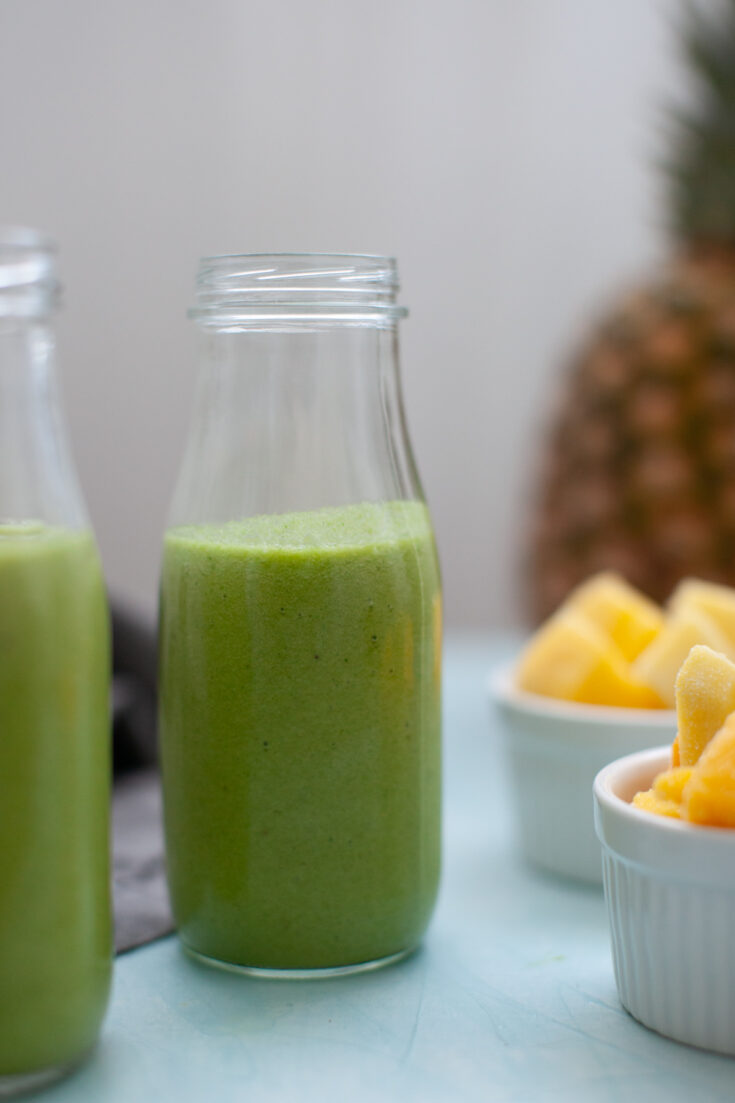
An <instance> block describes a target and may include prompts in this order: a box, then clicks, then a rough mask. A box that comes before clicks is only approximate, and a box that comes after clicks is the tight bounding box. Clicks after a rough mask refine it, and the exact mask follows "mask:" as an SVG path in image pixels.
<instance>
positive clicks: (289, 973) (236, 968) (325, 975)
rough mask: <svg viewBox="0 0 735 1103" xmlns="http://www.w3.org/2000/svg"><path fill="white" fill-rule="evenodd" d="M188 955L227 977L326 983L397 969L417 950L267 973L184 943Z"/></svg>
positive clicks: (414, 947)
mask: <svg viewBox="0 0 735 1103" xmlns="http://www.w3.org/2000/svg"><path fill="white" fill-rule="evenodd" d="M181 945H182V946H183V948H184V950H185V951H186V953H187V954H188V955H189V957H191V958H193V959H194V960H195V961H198V962H200V963H201V964H202V965H207V966H209V967H210V968H213V969H223V970H224V971H225V972H227V973H238V974H240V976H245V977H255V978H256V979H260V980H327V979H329V978H330V977H350V976H354V974H355V973H372V972H374V971H375V970H376V969H384V968H385V967H386V966H388V965H394V964H395V963H396V962H398V961H402V960H403V959H404V958H406V957H408V956H409V954H412V953H414V952H415V950H416V949H417V947H416V946H409V948H408V949H406V950H399V951H398V953H397V954H388V955H387V957H379V958H373V959H372V960H371V961H358V962H357V963H356V964H354V965H332V966H329V967H328V968H325V969H268V968H264V967H263V966H260V965H238V964H236V963H235V962H231V961H220V959H219V958H215V957H210V956H209V955H208V954H203V953H201V952H200V951H199V950H194V949H193V948H192V947H191V946H187V945H186V943H185V942H182V943H181Z"/></svg>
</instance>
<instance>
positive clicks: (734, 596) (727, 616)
mask: <svg viewBox="0 0 735 1103" xmlns="http://www.w3.org/2000/svg"><path fill="white" fill-rule="evenodd" d="M669 608H670V610H671V612H672V613H680V612H688V611H690V610H692V609H694V610H698V611H699V612H700V613H704V614H705V616H708V617H709V618H710V619H711V620H712V621H714V623H715V624H716V625H717V627H718V628H719V630H720V632H721V633H722V634H723V636H724V637H725V638H726V640H727V644H728V646H727V647H725V648H721V650H723V651H724V652H725V654H726V655H727V656H728V657H729V658H731V659H735V590H734V589H732V588H731V587H730V586H718V585H716V584H715V583H714V582H700V581H699V579H696V578H685V579H684V581H683V582H680V583H679V585H678V586H677V587H676V589H675V590H674V592H673V594H672V595H671V598H670V600H669ZM702 642H705V641H702Z"/></svg>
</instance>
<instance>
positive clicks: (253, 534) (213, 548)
mask: <svg viewBox="0 0 735 1103" xmlns="http://www.w3.org/2000/svg"><path fill="white" fill-rule="evenodd" d="M397 286H398V285H397V275H396V267H395V263H394V261H392V260H390V259H386V258H383V257H370V256H339V255H337V256H331V255H329V256H327V255H318V254H316V255H315V254H308V255H290V254H286V255H275V256H226V257H214V258H211V259H205V260H204V261H202V263H201V267H200V270H199V276H198V283H197V303H196V307H195V309H194V310H193V311H192V316H193V317H194V319H195V321H196V322H197V324H198V326H199V327H200V329H201V331H202V334H203V365H202V371H201V376H200V382H199V391H198V396H197V400H196V408H195V414H194V420H193V425H192V429H191V434H190V437H189V442H188V447H187V449H186V453H185V457H184V461H183V466H182V470H181V474H180V477H179V480H178V484H177V487H176V491H175V494H174V499H173V505H172V509H171V515H170V523H169V528H168V531H167V533H166V537H165V542H164V556H163V569H162V579H161V631H160V647H161V669H160V689H161V713H160V737H161V753H162V766H163V779H164V798H165V820H166V838H167V855H168V859H167V860H168V870H169V883H170V888H171V896H172V901H173V907H174V913H175V917H176V921H177V925H178V929H179V934H180V937H181V939H182V940H183V943H184V945H185V946H186V948H187V949H189V950H190V951H193V952H194V953H196V954H198V955H201V956H202V957H204V958H206V959H210V960H214V961H216V962H218V963H225V964H227V965H230V966H232V967H235V968H240V969H242V970H245V971H247V972H255V973H259V974H271V973H272V974H278V975H282V974H284V973H290V974H306V975H314V974H318V973H322V972H328V973H334V972H349V971H353V970H355V969H365V968H371V967H374V966H375V965H378V964H382V963H384V962H385V961H390V960H393V959H394V958H396V957H398V956H402V955H403V954H405V953H407V952H409V951H410V950H412V949H413V948H414V947H415V946H416V945H417V944H418V943H419V941H420V939H421V937H422V934H423V932H424V930H425V928H426V925H427V923H428V921H429V918H430V915H431V912H432V909H433V905H434V900H435V895H436V890H437V883H438V875H439V852H440V822H439V820H440V663H441V660H440V649H441V597H440V585H439V574H438V566H437V560H436V552H435V547H434V540H433V535H432V530H431V524H430V520H429V516H428V512H427V509H426V506H425V504H424V501H423V497H422V493H421V488H420V485H419V481H418V478H417V474H416V468H415V465H414V462H413V458H412V455H411V448H410V445H409V441H408V436H407V433H406V426H405V420H404V416H403V409H402V402H401V393H400V383H399V373H398V343H397V321H398V319H399V318H400V317H401V316H402V315H403V314H404V313H405V312H404V311H403V310H402V309H400V308H399V307H397V306H396V301H395V296H396V291H397Z"/></svg>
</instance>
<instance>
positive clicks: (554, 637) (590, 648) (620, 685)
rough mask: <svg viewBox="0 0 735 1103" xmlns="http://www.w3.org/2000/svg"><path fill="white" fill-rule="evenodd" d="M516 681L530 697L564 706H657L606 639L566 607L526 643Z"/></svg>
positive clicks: (583, 618)
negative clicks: (566, 703) (563, 702)
mask: <svg viewBox="0 0 735 1103" xmlns="http://www.w3.org/2000/svg"><path fill="white" fill-rule="evenodd" d="M517 682H518V685H519V686H520V688H521V689H525V690H528V692H529V693H539V694H541V695H542V696H544V697H557V698H561V699H562V700H566V701H579V702H585V703H587V704H595V705H621V706H625V707H628V708H660V707H661V701H660V700H659V698H658V696H657V694H656V693H655V692H654V691H653V690H652V689H651V688H650V687H649V686H647V685H646V684H645V683H643V682H641V681H640V680H639V679H637V678H635V677H633V676H632V674H631V671H630V667H629V665H628V663H627V662H626V661H625V659H624V657H623V655H622V653H621V652H620V649H619V648H618V647H617V646H616V644H614V643H613V642H612V640H611V639H610V638H609V636H607V635H606V634H605V633H604V632H603V631H602V629H601V628H599V627H598V625H596V624H594V623H593V622H591V621H590V620H588V619H587V617H585V616H583V615H582V614H581V613H578V612H576V611H574V610H573V609H568V608H562V609H561V610H560V611H559V612H558V613H557V614H556V615H555V616H553V617H552V618H551V619H550V620H548V621H547V622H546V624H544V625H542V626H541V628H540V629H539V630H538V632H537V633H536V635H535V636H534V637H533V638H532V639H531V641H530V643H529V644H528V646H527V647H526V650H525V651H524V652H523V654H522V656H521V659H520V663H519V666H518V672H517Z"/></svg>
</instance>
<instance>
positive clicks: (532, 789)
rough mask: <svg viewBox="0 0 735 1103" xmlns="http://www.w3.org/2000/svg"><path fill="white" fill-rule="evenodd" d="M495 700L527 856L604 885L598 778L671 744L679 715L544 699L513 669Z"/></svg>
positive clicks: (496, 682)
mask: <svg viewBox="0 0 735 1103" xmlns="http://www.w3.org/2000/svg"><path fill="white" fill-rule="evenodd" d="M490 694H491V697H492V699H493V701H494V703H495V705H496V707H497V710H498V712H499V714H500V719H501V724H500V728H501V732H502V738H503V746H504V752H505V759H506V762H507V765H508V777H509V782H510V788H511V792H512V797H513V806H514V809H515V819H516V834H517V837H518V842H519V845H520V849H521V852H522V854H523V855H524V857H525V858H527V859H528V860H529V861H530V862H532V863H533V864H534V865H537V866H541V867H542V868H544V869H546V870H550V871H551V872H552V873H559V874H561V875H562V876H564V877H573V878H575V879H577V880H581V881H587V882H590V883H592V884H598V885H599V884H600V883H601V881H602V867H601V862H600V845H599V843H598V841H597V839H596V838H595V828H594V820H593V814H592V797H591V793H592V783H593V781H594V780H595V775H596V774H597V773H598V771H599V770H601V769H602V767H603V766H606V765H607V764H608V762H612V761H613V759H616V758H620V756H621V755H626V754H630V753H631V752H632V751H640V750H643V749H644V748H645V747H650V746H652V745H654V744H657V743H663V742H665V741H666V740H668V741H669V742H672V741H673V739H674V736H675V734H676V716H675V713H674V712H673V711H670V710H668V709H666V710H664V709H661V710H657V709H625V708H610V707H607V706H605V705H580V704H576V703H575V702H573V701H557V700H554V699H553V698H551V697H539V696H537V695H536V694H534V693H526V692H524V691H523V690H520V689H518V688H517V686H516V685H515V682H514V677H513V668H512V667H503V668H502V669H500V670H497V671H495V672H494V673H493V674H492V675H491V678H490Z"/></svg>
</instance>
